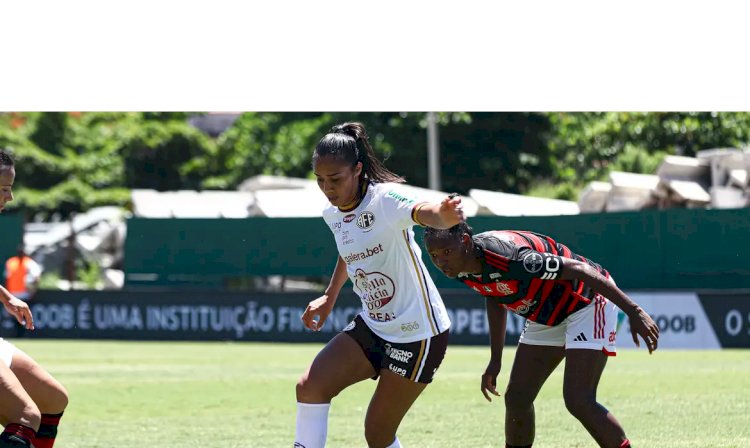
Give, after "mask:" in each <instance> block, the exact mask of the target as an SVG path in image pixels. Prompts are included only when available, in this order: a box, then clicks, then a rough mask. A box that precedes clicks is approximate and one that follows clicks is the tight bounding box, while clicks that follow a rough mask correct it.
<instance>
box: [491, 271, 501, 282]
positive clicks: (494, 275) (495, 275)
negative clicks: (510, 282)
mask: <svg viewBox="0 0 750 448" xmlns="http://www.w3.org/2000/svg"><path fill="white" fill-rule="evenodd" d="M502 276H503V274H501V273H499V272H490V280H497V279H499V278H500V277H502Z"/></svg>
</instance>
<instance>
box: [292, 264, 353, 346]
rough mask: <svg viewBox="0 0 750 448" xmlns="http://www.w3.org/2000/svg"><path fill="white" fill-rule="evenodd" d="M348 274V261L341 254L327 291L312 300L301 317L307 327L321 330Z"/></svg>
mask: <svg viewBox="0 0 750 448" xmlns="http://www.w3.org/2000/svg"><path fill="white" fill-rule="evenodd" d="M347 278H348V274H347V272H346V262H345V261H344V260H343V259H342V258H341V256H339V258H338V260H336V267H335V268H334V269H333V276H331V281H330V282H329V283H328V288H326V290H325V293H323V295H322V296H320V297H318V298H317V299H315V300H313V301H311V302H310V303H309V304H308V305H307V308H305V312H304V313H302V316H301V317H300V319H301V320H302V323H303V324H304V325H305V328H307V329H309V330H312V331H320V329H321V328H323V324H325V322H326V319H328V315H329V314H331V311H332V310H333V306H334V305H335V304H336V300H338V298H339V292H341V288H342V287H343V286H344V283H346V280H347Z"/></svg>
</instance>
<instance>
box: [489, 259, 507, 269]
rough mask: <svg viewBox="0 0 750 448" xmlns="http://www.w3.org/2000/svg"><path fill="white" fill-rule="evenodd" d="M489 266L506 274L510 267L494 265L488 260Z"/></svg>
mask: <svg viewBox="0 0 750 448" xmlns="http://www.w3.org/2000/svg"><path fill="white" fill-rule="evenodd" d="M487 264H488V265H490V266H492V267H493V268H497V269H499V270H501V271H505V272H507V271H508V266H502V265H498V264H494V263H492V262H491V261H489V260H487Z"/></svg>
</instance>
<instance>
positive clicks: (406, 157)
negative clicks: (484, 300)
mask: <svg viewBox="0 0 750 448" xmlns="http://www.w3.org/2000/svg"><path fill="white" fill-rule="evenodd" d="M192 115H194V114H192V113H187V112H85V113H76V112H69V113H57V112H44V113H42V112H25V113H0V147H4V148H8V149H10V150H11V151H12V152H13V154H14V156H15V157H16V159H17V160H18V165H17V167H16V172H17V179H16V190H17V192H18V200H17V201H15V204H13V203H12V204H10V208H12V207H13V206H21V205H22V206H24V208H25V209H26V210H27V211H29V212H30V213H32V214H36V213H42V214H49V213H51V212H53V211H58V212H61V213H63V214H68V213H72V212H80V211H85V210H87V209H88V208H90V207H93V206H97V205H104V204H119V205H125V204H127V202H128V196H129V193H128V191H129V189H133V188H152V189H156V190H175V189H204V188H210V189H234V188H236V187H237V186H238V185H239V184H240V183H241V182H242V181H243V180H245V179H247V178H248V177H251V176H255V175H258V174H274V175H285V176H294V177H309V176H311V166H310V159H311V154H312V151H313V148H314V147H315V145H316V143H317V142H318V140H319V139H320V138H321V137H322V136H323V135H324V134H325V133H326V132H328V131H329V129H330V128H331V127H332V126H333V125H335V124H338V123H341V122H345V121H361V122H363V123H364V124H365V126H366V127H367V129H368V131H369V132H370V141H371V143H372V145H373V147H374V149H375V152H376V154H377V156H378V157H380V158H381V159H384V160H385V164H386V166H387V167H388V168H389V169H391V170H392V171H394V172H395V173H397V174H400V175H403V176H404V177H406V179H407V181H408V182H409V183H411V184H413V185H417V186H424V187H426V186H427V185H428V177H427V176H428V172H427V165H428V160H427V151H426V148H427V115H426V114H425V113H423V112H328V113H314V112H294V113H280V112H274V113H258V112H248V113H244V114H242V115H241V116H240V117H239V118H238V119H237V120H236V121H235V123H234V124H233V125H232V126H231V127H230V128H229V129H228V130H226V131H225V132H224V133H223V134H222V135H220V136H219V137H216V138H214V137H210V136H208V135H206V134H204V133H202V132H201V131H200V130H198V129H196V128H194V127H192V126H191V125H190V124H189V123H188V120H187V119H188V118H189V117H190V116H192ZM437 121H438V125H439V141H440V159H441V167H440V169H441V177H442V186H441V188H442V189H443V190H445V191H457V192H460V193H464V194H465V193H467V192H468V190H470V189H471V188H482V189H488V190H497V191H505V192H512V193H528V194H532V195H539V196H545V197H554V198H560V199H575V198H576V197H577V192H578V191H579V190H580V189H581V188H583V187H584V186H585V185H586V184H587V183H588V182H590V181H592V180H603V179H606V177H607V175H608V173H609V172H610V171H612V170H622V171H629V172H637V173H653V172H655V170H656V167H657V166H658V164H659V163H660V162H661V160H662V159H663V157H664V156H665V155H667V154H681V155H687V156H692V155H695V153H696V152H697V151H699V150H702V149H710V148H716V147H745V146H746V145H747V142H748V140H750V114H749V113H743V112H719V113H708V112H656V113H645V112H583V113H562V112H554V113H487V112H472V113H468V112H441V113H438V114H437Z"/></svg>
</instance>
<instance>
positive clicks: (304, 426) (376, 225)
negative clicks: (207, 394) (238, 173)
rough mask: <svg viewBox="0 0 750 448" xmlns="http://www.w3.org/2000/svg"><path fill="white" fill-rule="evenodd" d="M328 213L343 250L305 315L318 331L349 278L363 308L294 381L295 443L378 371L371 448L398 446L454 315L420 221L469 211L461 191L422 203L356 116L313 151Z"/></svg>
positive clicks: (441, 223) (310, 443) (315, 432)
mask: <svg viewBox="0 0 750 448" xmlns="http://www.w3.org/2000/svg"><path fill="white" fill-rule="evenodd" d="M313 171H314V172H315V176H316V177H317V180H318V186H319V187H320V189H321V191H322V192H323V193H324V194H325V195H326V197H327V198H328V200H329V201H330V206H329V207H327V208H326V209H325V210H324V212H323V217H324V219H325V221H326V223H327V224H328V226H329V227H330V229H331V232H332V233H333V236H334V239H335V240H336V245H337V247H338V251H339V258H338V261H337V262H336V267H335V269H334V272H333V276H332V277H331V282H330V284H329V285H328V288H327V289H326V291H325V293H324V294H323V295H322V296H321V297H319V298H317V299H315V300H313V301H311V302H310V304H309V305H308V306H307V309H306V310H305V312H304V314H303V315H302V321H303V322H304V324H305V326H306V327H307V328H309V329H311V330H313V331H317V330H320V329H321V328H322V327H323V325H324V323H325V320H326V318H327V317H328V315H329V314H330V313H331V310H332V309H333V306H334V304H335V303H336V299H337V297H338V294H339V291H340V290H341V288H342V287H343V285H344V283H345V282H346V280H347V278H348V279H350V280H351V281H352V284H353V286H354V291H355V292H356V293H357V295H358V296H359V297H360V299H361V301H362V311H361V312H360V313H359V314H358V315H357V316H356V317H355V319H354V320H353V321H352V322H351V323H350V324H349V325H348V326H347V327H346V328H345V329H344V330H343V331H342V332H341V333H339V334H337V335H336V336H335V337H333V338H332V339H331V340H330V341H329V342H328V344H327V345H326V346H325V347H324V348H323V349H322V350H321V351H320V353H318V355H317V356H316V357H315V360H314V361H313V362H312V364H311V365H310V366H309V367H308V369H307V371H306V372H305V373H304V374H303V375H302V377H301V378H300V380H299V382H298V383H297V425H296V435H295V444H294V446H295V447H297V448H301V447H304V448H320V447H323V446H325V443H326V434H327V432H328V410H329V408H330V406H331V400H332V399H333V397H335V396H336V395H338V394H339V392H341V391H342V390H344V389H345V388H347V387H348V386H350V385H352V384H355V383H358V382H360V381H363V380H366V379H368V378H372V379H377V381H378V385H377V387H376V389H375V393H374V394H373V396H372V399H371V400H370V405H369V407H368V409H367V416H366V417H365V439H366V440H367V444H368V446H370V447H377V448H383V447H400V446H401V444H400V442H399V440H398V438H397V437H396V430H397V429H398V426H399V424H400V423H401V420H402V419H403V417H404V415H406V412H407V411H408V410H409V408H410V407H411V405H412V404H413V403H414V401H415V400H416V399H417V397H419V395H420V394H421V393H422V391H423V390H424V389H425V387H427V384H429V383H430V382H431V381H432V378H433V375H434V374H435V371H436V370H437V369H438V367H439V366H440V363H441V362H442V360H443V357H444V356H445V350H446V346H447V343H448V328H449V327H450V320H449V318H448V314H447V313H446V310H445V305H444V304H443V301H442V299H441V297H440V294H439V293H438V290H437V288H435V284H434V283H433V281H432V279H431V278H430V276H429V274H428V273H427V269H425V266H424V264H423V263H422V257H421V250H420V248H419V245H418V244H417V243H416V242H415V241H414V233H413V231H412V226H413V225H414V224H419V225H424V226H430V227H435V228H440V229H447V228H449V227H451V226H453V225H455V224H458V223H459V222H460V221H462V220H463V219H464V215H463V211H462V208H461V199H460V198H457V197H456V198H446V199H444V200H443V201H442V202H441V203H429V202H420V201H417V200H415V199H414V198H411V197H410V195H409V194H407V193H405V192H403V191H402V189H400V185H399V184H400V183H402V182H404V179H403V178H402V177H399V176H397V175H396V174H394V173H392V172H391V171H389V170H387V169H386V168H385V167H384V166H383V164H382V163H381V162H380V161H379V160H378V159H377V158H376V157H375V154H374V152H373V150H372V147H371V146H370V143H369V142H368V138H367V133H366V131H365V128H364V126H363V125H362V124H360V123H344V124H341V125H338V126H336V127H334V128H333V129H332V130H331V133H329V134H326V135H325V136H324V137H323V138H322V139H321V140H320V142H319V143H318V145H317V146H316V148H315V152H314V154H313Z"/></svg>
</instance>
